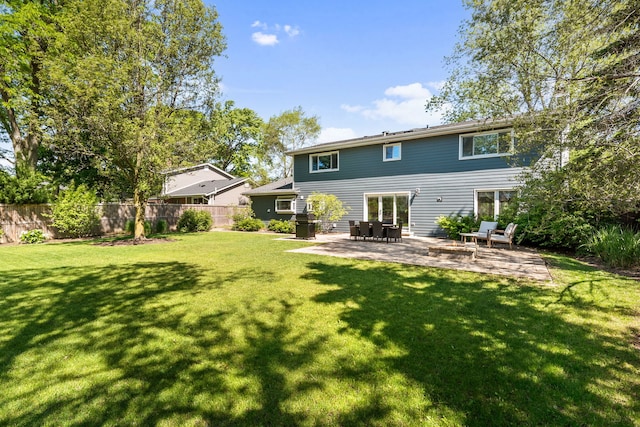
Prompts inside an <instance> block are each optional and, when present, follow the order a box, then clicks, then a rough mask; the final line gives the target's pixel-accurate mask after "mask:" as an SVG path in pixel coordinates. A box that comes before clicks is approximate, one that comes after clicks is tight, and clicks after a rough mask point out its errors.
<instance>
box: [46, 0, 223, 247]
mask: <svg viewBox="0 0 640 427" xmlns="http://www.w3.org/2000/svg"><path fill="white" fill-rule="evenodd" d="M61 26H62V27H63V29H64V34H65V39H64V41H63V42H64V49H61V51H63V52H64V55H61V56H60V57H59V58H57V60H56V62H53V63H51V64H50V65H49V66H50V67H51V69H52V72H51V84H52V85H53V86H54V87H56V88H59V92H60V93H61V94H63V96H60V97H57V98H56V99H55V100H53V102H52V103H51V104H50V105H49V106H48V107H49V108H48V110H47V113H48V115H49V120H50V122H51V123H53V130H54V132H55V134H54V135H55V139H54V142H55V147H56V150H58V152H60V153H72V154H73V155H74V156H91V157H94V158H96V159H99V167H100V168H102V173H104V174H107V175H108V176H109V177H110V180H111V181H112V182H114V181H118V182H121V183H122V184H123V186H124V188H123V190H124V191H126V192H127V193H129V194H131V195H132V196H133V202H134V205H135V208H136V217H135V239H137V240H139V239H142V238H144V215H145V208H146V204H147V200H148V199H149V197H150V196H152V195H153V194H157V193H158V191H159V189H160V185H161V181H162V175H161V172H162V171H164V170H166V169H167V167H169V166H170V165H173V164H175V163H176V162H177V159H176V158H175V154H176V153H177V152H179V150H178V147H179V146H180V145H181V144H184V143H186V142H188V140H189V139H190V138H191V136H192V135H191V134H189V133H187V134H185V132H184V131H185V129H186V126H184V115H183V114H180V113H181V112H182V111H185V110H197V109H198V108H199V107H201V106H202V105H204V103H205V101H209V100H210V99H211V97H212V96H213V95H214V94H215V92H216V90H217V79H216V77H215V73H214V70H213V60H214V58H215V57H216V56H218V55H220V54H221V53H222V51H223V50H224V48H225V42H224V38H223V36H222V32H221V26H220V24H219V23H218V22H217V13H216V11H215V9H213V8H208V7H206V6H205V5H204V4H203V3H202V1H201V0H156V1H151V0H84V1H83V0H76V1H74V2H72V3H71V4H70V6H69V7H68V8H67V10H66V13H65V16H64V19H62V20H61Z"/></svg>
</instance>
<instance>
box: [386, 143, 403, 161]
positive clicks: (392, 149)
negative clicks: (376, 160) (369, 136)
mask: <svg viewBox="0 0 640 427" xmlns="http://www.w3.org/2000/svg"><path fill="white" fill-rule="evenodd" d="M401 154H402V144H400V143H398V144H385V145H383V146H382V160H383V161H385V162H390V161H393V160H400V157H401Z"/></svg>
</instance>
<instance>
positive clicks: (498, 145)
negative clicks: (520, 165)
mask: <svg viewBox="0 0 640 427" xmlns="http://www.w3.org/2000/svg"><path fill="white" fill-rule="evenodd" d="M512 152H513V133H512V131H511V130H506V131H501V132H482V133H476V134H469V135H460V159H474V158H475V159H477V158H479V157H497V156H504V155H508V154H511V153H512Z"/></svg>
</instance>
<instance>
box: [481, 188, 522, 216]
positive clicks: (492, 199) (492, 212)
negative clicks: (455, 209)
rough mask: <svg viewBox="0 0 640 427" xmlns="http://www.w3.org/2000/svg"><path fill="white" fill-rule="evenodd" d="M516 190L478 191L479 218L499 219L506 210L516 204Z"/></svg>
mask: <svg viewBox="0 0 640 427" xmlns="http://www.w3.org/2000/svg"><path fill="white" fill-rule="evenodd" d="M515 196H516V192H515V191H514V190H481V191H480V190H479V191H476V200H475V211H476V216H477V217H478V218H494V219H495V218H497V217H498V216H499V215H500V214H502V213H503V212H504V210H505V209H506V208H507V207H509V206H510V205H512V204H513V203H515Z"/></svg>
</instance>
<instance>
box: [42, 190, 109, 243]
mask: <svg viewBox="0 0 640 427" xmlns="http://www.w3.org/2000/svg"><path fill="white" fill-rule="evenodd" d="M48 216H49V217H50V218H52V219H53V223H52V225H53V226H54V227H55V228H56V229H57V230H58V231H60V232H61V233H63V234H65V235H68V236H70V237H85V236H90V235H92V234H93V231H94V230H95V228H96V227H97V226H98V224H100V211H99V208H98V197H97V196H96V195H95V193H93V192H92V191H90V190H89V189H88V188H87V187H86V186H85V185H80V186H78V187H75V188H73V187H72V188H70V189H68V190H65V191H62V192H61V193H60V194H59V195H58V198H57V199H56V201H55V202H54V203H53V205H52V206H51V215H48Z"/></svg>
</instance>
